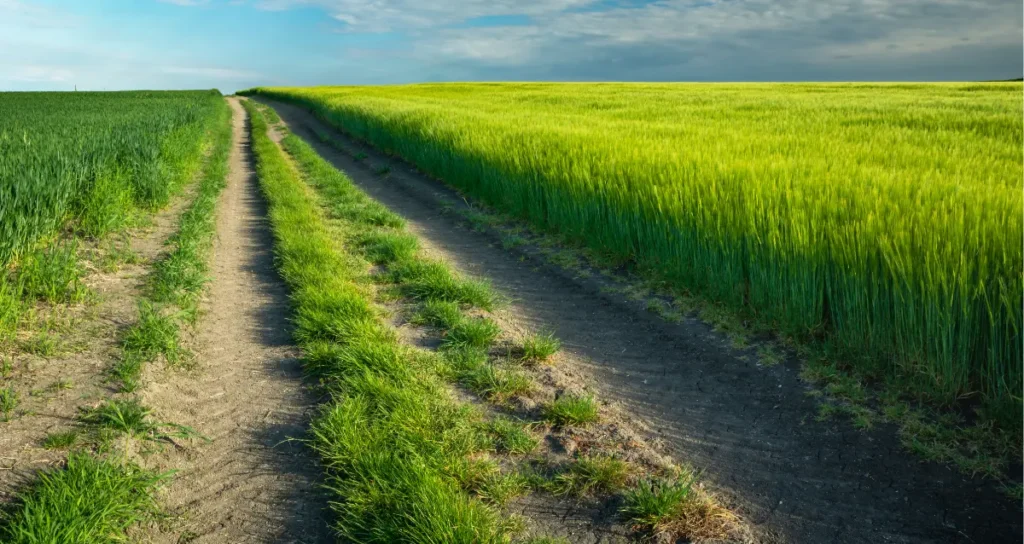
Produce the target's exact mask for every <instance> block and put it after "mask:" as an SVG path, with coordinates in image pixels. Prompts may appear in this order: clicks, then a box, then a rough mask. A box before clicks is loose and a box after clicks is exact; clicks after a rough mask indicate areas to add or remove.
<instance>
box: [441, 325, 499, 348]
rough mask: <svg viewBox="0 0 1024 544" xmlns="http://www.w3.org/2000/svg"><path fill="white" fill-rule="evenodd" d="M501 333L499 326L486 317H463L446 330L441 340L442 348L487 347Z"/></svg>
mask: <svg viewBox="0 0 1024 544" xmlns="http://www.w3.org/2000/svg"><path fill="white" fill-rule="evenodd" d="M499 334H501V327H499V326H498V324H497V323H495V322H494V321H493V320H491V319H488V318H479V317H478V318H464V319H461V320H459V321H458V322H456V323H455V326H454V327H452V328H451V329H449V330H448V333H447V334H445V336H444V340H443V341H442V347H443V348H444V349H462V348H476V349H488V348H490V347H491V345H492V344H494V341H495V340H496V339H497V338H498V335H499Z"/></svg>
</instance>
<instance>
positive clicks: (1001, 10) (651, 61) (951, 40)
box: [262, 0, 1024, 80]
mask: <svg viewBox="0 0 1024 544" xmlns="http://www.w3.org/2000/svg"><path fill="white" fill-rule="evenodd" d="M300 3H301V4H303V5H315V6H318V7H321V8H322V9H324V10H325V11H326V12H327V13H329V14H331V16H332V17H334V19H335V20H336V21H338V24H339V25H340V26H341V27H342V29H343V30H344V31H345V32H351V33H375V32H384V31H393V32H403V33H406V34H407V35H409V36H410V37H411V39H412V41H413V45H414V47H413V48H412V53H410V54H409V55H410V56H411V57H412V58H414V59H415V60H417V61H418V62H420V63H422V64H423V65H425V66H428V67H429V69H430V73H431V74H433V75H434V76H435V77H436V79H491V78H493V79H606V80H637V79H645V80H764V79H768V80H807V79H811V80H815V79H822V80H825V79H839V80H846V79H875V80H881V79H925V80H951V79H976V78H979V77H981V78H986V77H988V78H1003V77H1006V78H1008V77H1018V76H1019V75H1020V74H1021V65H1022V63H1024V57H1022V52H1021V45H1022V29H1021V17H1022V12H1021V4H1020V2H1012V1H1006V0H955V1H953V0H843V1H840V0H712V1H697V0H660V1H656V2H653V3H647V4H635V3H634V4H632V5H616V4H610V3H607V2H605V3H600V2H598V1H596V0H495V1H488V0H464V1H460V2H454V1H439V2H420V1H418V0H301V1H296V0H264V1H263V2H262V5H263V6H264V7H268V8H276V9H284V8H287V7H291V6H295V5H297V4H300ZM499 15H526V16H529V17H530V20H531V22H532V23H531V24H529V25H525V26H504V27H501V26H499V27H486V28H472V27H469V28H465V27H457V26H455V25H456V24H457V23H459V22H462V21H466V20H468V19H472V18H475V17H482V16H499ZM381 54H382V56H384V55H386V54H393V52H389V53H384V52H382V53H381ZM944 60H945V61H944Z"/></svg>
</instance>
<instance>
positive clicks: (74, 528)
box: [0, 453, 164, 544]
mask: <svg viewBox="0 0 1024 544" xmlns="http://www.w3.org/2000/svg"><path fill="white" fill-rule="evenodd" d="M163 478H164V475H158V474H154V473H151V472H147V471H145V470H142V469H140V468H138V467H137V466H135V465H132V464H130V463H118V462H115V461H113V460H110V459H105V458H101V457H98V456H94V455H91V454H86V453H72V454H71V456H70V457H69V458H68V462H67V465H66V466H65V467H63V468H60V469H55V470H49V471H46V472H43V473H42V474H40V475H39V478H38V480H37V481H36V482H35V483H33V484H32V486H31V487H29V488H28V489H27V490H26V491H25V492H24V493H22V494H21V496H20V498H19V500H18V501H17V502H15V503H14V505H13V506H12V507H11V508H9V509H8V510H7V511H6V512H0V542H5V543H7V544H103V543H117V542H124V541H125V539H124V535H125V531H127V530H128V528H129V527H131V526H132V525H134V524H135V523H137V522H139V521H141V520H143V519H146V518H147V517H150V516H152V515H153V514H154V513H155V512H156V509H157V507H156V503H155V501H154V498H153V491H154V489H155V488H156V486H157V485H158V484H159V483H160V482H161V480H162V479H163Z"/></svg>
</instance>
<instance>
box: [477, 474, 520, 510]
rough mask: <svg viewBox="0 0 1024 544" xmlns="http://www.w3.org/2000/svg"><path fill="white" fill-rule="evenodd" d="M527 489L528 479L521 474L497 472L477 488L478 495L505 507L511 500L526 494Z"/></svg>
mask: <svg viewBox="0 0 1024 544" xmlns="http://www.w3.org/2000/svg"><path fill="white" fill-rule="evenodd" d="M527 489H528V486H527V482H526V478H524V477H523V476H521V475H520V474H518V473H514V472H513V473H510V474H502V473H501V472H495V473H493V474H491V475H489V476H488V477H486V478H484V480H483V481H482V482H480V484H479V485H478V486H477V487H476V494H477V495H478V496H479V497H480V498H481V499H484V500H485V501H488V502H490V503H493V504H497V505H499V506H505V505H506V504H508V502H509V501H510V500H512V499H514V498H516V497H518V496H520V495H522V494H523V493H525V492H526V491H527Z"/></svg>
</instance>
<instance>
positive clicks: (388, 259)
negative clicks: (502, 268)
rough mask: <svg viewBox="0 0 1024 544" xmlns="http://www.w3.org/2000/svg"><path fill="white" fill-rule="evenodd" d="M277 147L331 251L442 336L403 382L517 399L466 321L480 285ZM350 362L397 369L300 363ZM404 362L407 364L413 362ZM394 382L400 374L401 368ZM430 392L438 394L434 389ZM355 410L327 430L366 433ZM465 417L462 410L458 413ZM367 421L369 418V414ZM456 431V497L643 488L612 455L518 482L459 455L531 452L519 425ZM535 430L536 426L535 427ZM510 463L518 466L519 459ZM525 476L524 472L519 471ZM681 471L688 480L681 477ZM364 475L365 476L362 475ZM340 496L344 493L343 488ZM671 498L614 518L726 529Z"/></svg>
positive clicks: (526, 384) (686, 528)
mask: <svg viewBox="0 0 1024 544" xmlns="http://www.w3.org/2000/svg"><path fill="white" fill-rule="evenodd" d="M282 145H283V147H284V148H285V150H286V151H287V152H288V154H289V155H290V156H291V158H292V159H293V160H294V161H295V163H296V165H297V167H298V170H299V172H300V173H301V174H304V177H305V180H306V182H307V183H308V184H309V185H310V186H312V187H313V188H314V189H315V192H316V193H317V194H318V195H319V196H320V197H321V198H322V201H321V205H322V207H323V208H325V209H326V210H328V211H329V212H330V215H331V218H332V219H335V221H332V222H331V223H330V225H331V227H333V230H332V232H331V234H333V235H334V243H335V244H338V243H339V242H338V239H340V240H341V241H340V244H341V247H342V251H345V252H346V253H347V254H349V255H350V256H351V255H353V254H355V255H359V256H362V257H363V258H364V259H365V260H366V261H369V262H370V263H373V264H375V265H378V266H381V267H382V269H383V270H382V271H380V272H379V273H378V274H377V275H376V276H375V277H374V278H373V279H374V280H375V281H377V282H383V283H385V284H391V285H392V286H395V287H397V290H398V292H399V294H400V296H402V297H403V298H404V299H405V300H406V301H407V302H411V303H413V305H414V306H418V308H419V311H418V313H417V314H416V315H415V316H414V320H415V321H418V322H420V323H421V324H425V325H431V326H433V327H436V328H437V329H440V330H441V331H443V334H444V336H443V338H442V341H441V345H440V346H439V348H438V354H439V355H440V357H439V358H437V359H438V360H437V361H431V362H434V363H435V364H433V365H430V364H427V365H424V366H422V367H421V368H420V369H419V370H418V371H415V372H413V374H412V375H413V376H415V377H416V378H417V379H419V380H428V381H430V382H431V383H434V382H436V381H438V380H440V381H446V382H449V383H456V384H458V385H461V386H462V387H464V388H466V389H468V390H470V391H472V392H474V393H476V394H477V395H478V396H479V397H480V398H481V399H482V400H485V401H487V402H490V403H491V404H494V405H497V406H502V405H505V404H506V403H507V401H508V399H509V398H511V397H514V396H517V395H523V394H526V393H527V392H528V391H529V390H530V389H531V388H532V387H533V382H532V380H531V378H529V377H528V376H527V375H525V374H523V373H522V372H519V371H517V370H515V369H507V368H502V367H500V366H499V365H497V364H494V363H493V362H491V361H490V360H489V359H490V353H489V352H490V350H491V348H492V347H493V345H494V343H495V341H496V340H497V337H498V336H499V335H500V333H501V329H500V327H499V326H498V324H497V323H496V322H494V321H492V320H490V319H488V318H486V317H473V316H470V315H469V311H470V310H473V309H474V308H476V309H478V310H479V309H484V310H489V309H491V308H492V307H493V306H494V304H495V299H496V296H495V294H494V293H493V292H492V291H491V289H490V286H489V285H488V284H486V283H484V282H479V281H475V280H469V279H466V278H460V277H458V276H457V275H456V274H454V273H453V272H452V270H451V269H450V268H449V267H448V266H447V265H446V264H445V263H442V262H432V261H429V260H427V259H425V258H424V257H422V256H420V255H419V254H418V249H419V245H418V240H417V239H416V238H415V237H414V236H412V235H410V234H408V233H406V232H404V220H402V219H401V218H400V217H399V216H397V215H395V214H393V213H392V212H390V211H389V210H387V209H386V208H384V207H383V206H382V205H381V204H379V203H377V202H375V201H373V200H372V199H370V198H369V197H368V196H367V195H366V194H365V193H363V192H362V191H361V190H360V189H359V188H358V187H356V185H355V184H354V183H353V182H352V181H351V180H350V179H349V178H348V177H347V176H345V174H343V173H342V172H340V171H338V170H337V169H336V168H334V167H333V166H332V165H331V164H330V163H328V162H327V161H325V160H324V159H323V158H321V157H320V156H319V155H318V154H317V153H316V151H315V150H313V148H311V147H310V146H309V145H308V144H306V143H305V142H303V141H302V140H301V139H300V138H298V137H296V136H294V135H291V134H288V135H286V136H285V137H284V138H283V140H282ZM350 262H353V263H354V264H355V275H354V276H353V279H354V280H355V281H356V282H357V283H360V284H362V283H365V281H366V280H367V279H368V278H366V277H365V276H366V269H367V264H366V262H361V261H359V260H358V259H356V260H355V261H352V260H351V259H350ZM389 342H390V340H389ZM559 348H560V345H559V343H558V340H557V339H556V338H555V337H554V336H553V335H550V334H541V335H535V336H532V337H529V338H527V339H525V340H524V342H523V345H522V346H521V347H520V348H518V349H517V355H518V358H519V362H521V363H522V364H525V365H535V364H538V363H540V362H543V361H544V360H546V359H548V358H549V357H550V356H552V355H553V354H554V353H555V352H557V351H558V349H559ZM388 349H390V348H388ZM360 358H362V359H367V358H370V359H373V360H375V361H378V362H379V363H380V366H381V367H387V368H389V369H396V368H398V367H399V366H400V365H401V361H399V360H398V359H397V358H396V357H394V356H393V355H392V353H391V352H389V351H388V350H382V349H381V346H379V345H373V346H370V345H359V346H356V347H352V348H349V349H340V350H337V349H335V348H325V349H323V351H320V352H317V353H311V356H310V357H309V358H308V359H309V360H310V361H311V362H312V364H311V365H310V366H311V368H315V369H317V370H316V371H317V373H318V374H320V375H323V374H322V373H323V369H325V368H327V367H328V366H329V365H330V364H331V362H332V361H333V362H337V361H339V360H346V361H347V363H346V364H351V365H354V366H358V365H361V364H364V363H358V362H356V361H357V360H358V359H360ZM411 360H412V361H415V360H416V359H415V357H413V358H412V359H411ZM402 375H403V376H406V375H408V374H406V373H405V371H404V370H403V371H402ZM403 383H404V382H403ZM404 387H409V385H408V384H406V385H404ZM438 389H439V391H441V390H443V388H442V387H439V388H438ZM418 402H423V401H422V400H420V401H418ZM356 406H357V408H353V409H352V411H351V412H341V413H338V414H336V416H335V417H336V419H335V420H334V421H333V425H336V426H337V427H338V428H341V427H343V426H344V427H345V428H347V429H348V432H351V433H356V432H371V433H373V432H376V431H374V430H372V429H371V430H366V429H365V428H364V427H365V426H366V422H367V421H369V420H370V419H372V416H367V414H366V412H364V410H366V409H365V408H362V407H359V405H358V404H357V405H356ZM409 409H410V410H411V409H413V408H412V407H409ZM466 409H469V407H468V405H466ZM370 413H371V414H374V415H375V414H377V413H378V412H376V411H372V412H370ZM542 415H543V417H544V419H548V420H553V421H554V422H555V424H556V425H560V426H562V427H566V426H577V427H579V426H585V425H587V424H590V423H593V422H595V421H596V420H597V419H598V408H597V403H596V402H595V401H594V399H593V398H592V397H589V396H587V397H573V396H563V397H561V398H558V399H556V400H554V401H553V402H551V403H549V405H546V406H544V407H543V410H542ZM466 423H474V424H475V425H476V427H477V429H479V430H482V431H483V432H484V433H485V434H486V436H484V437H479V436H477V433H478V431H475V430H474V431H468V430H467V431H466V434H465V435H463V434H460V433H447V434H442V436H441V439H442V440H456V441H458V440H480V441H481V443H480V444H477V445H474V446H470V447H466V448H464V449H462V451H463V452H464V454H465V455H464V456H463V457H462V458H461V459H460V458H459V457H458V456H449V459H448V461H447V462H448V463H449V464H448V467H447V468H444V469H442V472H445V473H448V474H450V475H452V476H454V478H455V480H457V481H458V482H459V483H460V484H461V485H462V487H463V488H464V489H466V490H467V491H470V492H472V493H473V494H475V496H476V497H479V498H480V499H482V500H484V501H485V502H487V503H488V504H493V505H498V506H503V505H505V504H506V503H507V502H508V501H509V500H510V499H512V498H514V497H515V496H517V495H521V494H523V493H526V492H528V491H530V489H533V490H535V491H542V492H548V493H553V494H555V495H573V496H575V497H578V498H587V499H598V500H601V499H602V498H603V499H608V498H610V497H611V496H612V495H618V496H621V497H622V498H623V500H625V499H628V498H629V497H630V496H632V495H633V494H636V493H639V492H640V490H641V489H642V488H643V486H644V485H645V483H647V481H646V480H645V481H643V482H640V481H636V477H635V473H637V474H638V473H639V472H641V471H640V470H638V468H637V467H633V466H632V465H630V464H628V463H626V462H625V461H622V460H619V459H617V458H615V457H606V456H586V455H584V456H579V457H578V458H576V459H573V460H571V461H570V462H568V463H565V464H558V466H557V467H553V470H552V471H550V474H548V475H546V476H541V477H540V478H539V479H537V481H533V480H531V479H530V478H527V477H525V476H523V474H522V471H523V470H524V468H525V467H524V466H520V467H518V468H516V469H513V470H512V471H511V472H509V471H507V470H506V471H503V470H501V469H499V464H498V463H497V462H496V460H495V459H494V458H492V457H490V456H488V455H479V454H477V455H473V456H472V457H469V456H468V455H469V454H471V453H472V452H473V450H474V449H476V450H479V449H481V448H484V447H486V448H487V450H488V452H494V453H504V454H509V455H523V454H528V453H530V452H532V451H533V450H534V449H535V448H536V447H537V445H538V441H537V440H536V439H535V438H534V437H533V436H531V433H529V432H527V431H526V426H527V425H529V423H528V422H523V421H512V420H508V419H505V418H502V417H498V418H496V419H492V420H490V421H481V420H480V418H479V416H476V415H474V416H472V417H471V418H470V421H465V422H463V423H462V424H466ZM537 423H538V424H540V422H539V421H538V422H537ZM413 428H417V427H413ZM345 436H350V435H348V434H346V435H345ZM387 439H388V435H387V434H383V435H380V436H378V437H377V438H376V440H378V441H377V442H376V443H377V444H380V445H381V447H383V448H386V447H388V440H387ZM435 447H436V446H435ZM440 447H442V448H445V447H447V448H453V447H454V448H458V446H455V445H453V444H442V445H440ZM440 457H441V458H444V457H446V455H441V456H440ZM507 460H508V461H511V463H512V464H513V465H517V464H519V463H518V462H517V460H516V459H507ZM518 461H524V460H523V459H522V458H520V459H518ZM526 472H530V470H529V469H526ZM682 473H683V474H691V472H690V471H687V470H683V471H682ZM369 476H375V475H374V474H372V473H371V474H370V475H369ZM693 479H695V476H694V477H692V478H691V479H690V482H691V483H692V481H693ZM650 481H651V482H655V483H656V484H657V485H660V486H669V485H670V480H665V479H664V478H660V479H653V480H650ZM343 491H344V492H346V493H347V492H350V491H351V489H350V488H346V489H344V490H343ZM687 491H689V487H687ZM673 499H674V500H671V501H669V502H671V504H670V505H669V506H671V508H670V509H669V510H668V511H666V512H663V513H662V517H661V518H659V521H658V523H647V522H645V521H643V520H638V519H636V518H637V516H636V514H635V513H634V512H632V511H627V510H626V509H623V511H622V513H621V517H622V519H623V521H626V522H628V523H630V524H631V525H634V526H636V527H637V528H638V529H640V530H644V531H649V532H661V531H663V530H666V531H671V532H672V533H673V534H677V535H678V536H680V537H687V538H699V539H709V538H710V539H713V538H717V537H721V536H722V535H723V534H727V533H728V532H729V531H730V530H731V528H732V527H733V526H734V523H733V521H734V520H735V518H734V517H733V516H732V515H731V514H730V513H729V512H728V511H727V510H725V509H723V508H722V507H721V506H719V505H718V504H717V503H716V502H715V501H714V500H713V499H711V498H710V497H709V496H708V495H707V494H706V493H704V492H694V493H686V494H684V495H680V496H678V497H673ZM353 521H362V520H361V519H359V520H353ZM684 521H685V523H684ZM351 536H358V535H351Z"/></svg>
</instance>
